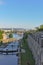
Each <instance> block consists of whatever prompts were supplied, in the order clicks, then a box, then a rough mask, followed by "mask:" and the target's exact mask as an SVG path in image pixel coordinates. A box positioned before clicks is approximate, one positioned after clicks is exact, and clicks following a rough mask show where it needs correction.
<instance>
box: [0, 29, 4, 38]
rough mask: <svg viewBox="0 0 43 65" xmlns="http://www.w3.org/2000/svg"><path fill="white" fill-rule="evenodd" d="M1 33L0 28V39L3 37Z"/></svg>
mask: <svg viewBox="0 0 43 65" xmlns="http://www.w3.org/2000/svg"><path fill="white" fill-rule="evenodd" d="M3 33H4V31H1V30H0V39H2V38H3V35H2V34H3Z"/></svg>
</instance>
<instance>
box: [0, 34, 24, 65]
mask: <svg viewBox="0 0 43 65" xmlns="http://www.w3.org/2000/svg"><path fill="white" fill-rule="evenodd" d="M13 37H14V38H17V39H21V38H22V37H23V36H20V35H18V34H13ZM6 50H8V51H12V50H15V51H17V50H18V51H17V52H13V53H8V54H6V53H2V54H0V65H18V58H19V57H18V56H17V53H19V42H18V41H15V42H11V43H10V44H8V46H7V47H6V48H3V51H6Z"/></svg>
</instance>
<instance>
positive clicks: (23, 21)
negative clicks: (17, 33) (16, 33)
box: [0, 0, 43, 29]
mask: <svg viewBox="0 0 43 65" xmlns="http://www.w3.org/2000/svg"><path fill="white" fill-rule="evenodd" d="M41 24H43V0H0V27H1V28H3V27H4V28H5V27H6V28H9V27H12V28H13V27H14V28H26V29H31V28H34V27H37V26H39V25H41Z"/></svg>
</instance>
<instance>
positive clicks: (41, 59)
mask: <svg viewBox="0 0 43 65" xmlns="http://www.w3.org/2000/svg"><path fill="white" fill-rule="evenodd" d="M28 45H29V47H30V49H31V51H32V53H33V57H34V59H35V65H43V32H37V33H35V34H34V36H31V35H28Z"/></svg>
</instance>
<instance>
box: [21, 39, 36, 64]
mask: <svg viewBox="0 0 43 65" xmlns="http://www.w3.org/2000/svg"><path fill="white" fill-rule="evenodd" d="M22 45H23V47H22V48H24V49H25V51H26V52H25V53H21V65H27V62H30V65H35V60H34V59H33V55H32V52H31V51H30V49H29V47H28V44H27V40H26V39H23V42H22Z"/></svg>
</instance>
